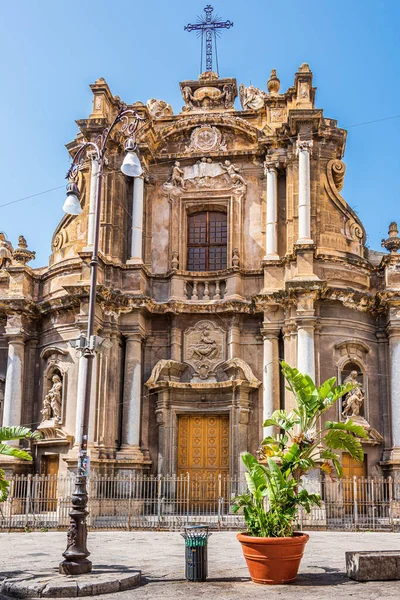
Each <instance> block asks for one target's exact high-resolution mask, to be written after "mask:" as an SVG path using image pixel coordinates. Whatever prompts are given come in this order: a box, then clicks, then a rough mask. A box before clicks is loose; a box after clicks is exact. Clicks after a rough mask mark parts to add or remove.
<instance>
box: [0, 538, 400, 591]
mask: <svg viewBox="0 0 400 600" xmlns="http://www.w3.org/2000/svg"><path fill="white" fill-rule="evenodd" d="M65 542H66V534H65V533H63V532H54V533H53V532H46V533H2V534H0V557H1V567H0V578H4V577H6V576H11V575H13V574H20V573H21V572H23V571H25V572H30V573H32V572H37V571H38V570H40V569H48V568H49V567H53V568H54V569H56V567H57V564H58V562H59V561H60V558H61V553H62V551H63V550H64V548H65ZM89 547H90V550H91V553H92V554H91V558H92V560H93V564H94V566H95V568H96V569H98V570H99V571H101V570H102V568H104V567H105V566H106V565H113V566H117V567H120V568H121V569H123V568H126V567H133V568H138V569H141V571H142V575H143V577H142V585H141V586H140V587H138V588H136V589H134V590H130V591H126V592H119V593H117V594H112V595H109V596H102V598H110V600H111V599H113V600H114V599H118V600H128V599H130V598H132V600H150V599H151V600H153V599H155V598H162V599H163V600H170V599H173V600H177V599H179V598H186V599H188V598H201V597H204V598H210V599H216V600H217V599H218V600H219V599H222V598H235V599H236V598H243V599H246V600H247V599H254V598H264V597H265V595H266V594H268V596H269V598H271V597H272V598H278V599H279V600H286V599H287V600H289V599H294V598H296V599H297V600H301V599H302V598H307V599H309V598H315V599H318V600H323V599H325V598H339V597H340V598H341V600H342V599H347V598H351V599H352V600H356V599H362V600H370V599H371V600H372V599H374V600H375V599H376V598H378V597H379V598H380V599H382V600H386V599H391V598H393V599H394V598H396V599H397V600H398V599H399V598H400V581H389V582H371V583H356V582H354V581H351V580H349V579H348V578H347V577H346V575H345V561H344V553H345V551H346V550H399V551H400V534H394V533H342V532H329V533H326V532H311V534H310V541H309V542H308V544H307V547H306V552H305V556H304V558H303V561H302V564H301V566H300V572H299V576H298V579H297V581H296V583H295V584H291V585H284V586H277V587H273V588H271V587H269V586H268V588H267V589H266V587H265V586H261V585H256V584H253V583H252V582H251V581H250V579H249V576H248V572H247V568H246V564H245V561H244V558H243V556H242V553H241V548H240V545H239V543H238V542H237V540H236V533H235V532H223V533H213V535H212V536H211V538H210V540H209V578H208V581H207V582H206V583H191V582H188V581H186V579H185V574H184V541H183V539H182V537H181V536H180V534H179V533H170V532H168V533H167V532H165V533H164V532H152V531H137V532H136V531H132V532H121V531H115V532H112V531H107V532H104V533H102V532H93V533H90V534H89ZM3 599H4V596H3V597H2V598H1V600H3Z"/></svg>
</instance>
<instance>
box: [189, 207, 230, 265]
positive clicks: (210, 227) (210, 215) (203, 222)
mask: <svg viewBox="0 0 400 600" xmlns="http://www.w3.org/2000/svg"><path fill="white" fill-rule="evenodd" d="M226 254H227V218H226V213H223V212H211V211H206V212H201V213H195V214H193V215H190V216H189V223H188V260H187V269H188V271H218V270H219V269H226Z"/></svg>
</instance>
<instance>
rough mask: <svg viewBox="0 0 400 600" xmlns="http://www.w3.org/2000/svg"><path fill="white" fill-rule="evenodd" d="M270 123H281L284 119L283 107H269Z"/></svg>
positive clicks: (284, 111)
mask: <svg viewBox="0 0 400 600" xmlns="http://www.w3.org/2000/svg"><path fill="white" fill-rule="evenodd" d="M270 115H271V123H282V122H283V121H286V110H285V109H284V108H271V111H270Z"/></svg>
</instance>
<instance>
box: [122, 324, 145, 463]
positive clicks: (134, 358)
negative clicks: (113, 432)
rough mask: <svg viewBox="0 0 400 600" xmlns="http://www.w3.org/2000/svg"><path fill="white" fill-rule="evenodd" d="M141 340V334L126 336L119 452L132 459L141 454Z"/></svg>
mask: <svg viewBox="0 0 400 600" xmlns="http://www.w3.org/2000/svg"><path fill="white" fill-rule="evenodd" d="M142 340H143V336H142V334H141V333H129V334H127V338H126V350H125V373H124V396H123V398H124V404H123V419H122V446H121V451H122V452H124V454H127V455H129V456H130V455H132V458H134V457H135V456H137V455H138V454H141V452H140V425H141V406H142Z"/></svg>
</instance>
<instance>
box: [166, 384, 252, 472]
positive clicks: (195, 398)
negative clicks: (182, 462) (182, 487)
mask: <svg viewBox="0 0 400 600" xmlns="http://www.w3.org/2000/svg"><path fill="white" fill-rule="evenodd" d="M170 383H172V384H173V385H172V387H171V386H170ZM220 386H221V384H218V383H217V384H216V385H215V386H213V385H210V384H208V385H204V386H202V385H201V384H194V386H193V387H192V386H191V385H190V384H179V383H174V382H160V385H159V386H158V387H159V389H158V394H157V396H158V398H157V402H156V417H157V423H158V427H159V430H158V465H157V473H158V474H159V475H168V474H176V473H177V470H178V419H179V416H180V415H194V414H202V415H206V414H209V415H229V440H230V441H229V444H230V448H229V473H230V475H231V476H233V475H238V474H239V473H240V471H241V468H240V455H241V453H242V452H245V451H247V450H248V427H249V420H250V412H251V410H252V401H251V399H250V392H251V391H252V388H251V386H249V385H247V384H246V382H243V381H240V380H239V381H232V380H231V381H227V382H223V387H222V389H221V387H220ZM202 388H203V389H202ZM201 398H203V399H201Z"/></svg>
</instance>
